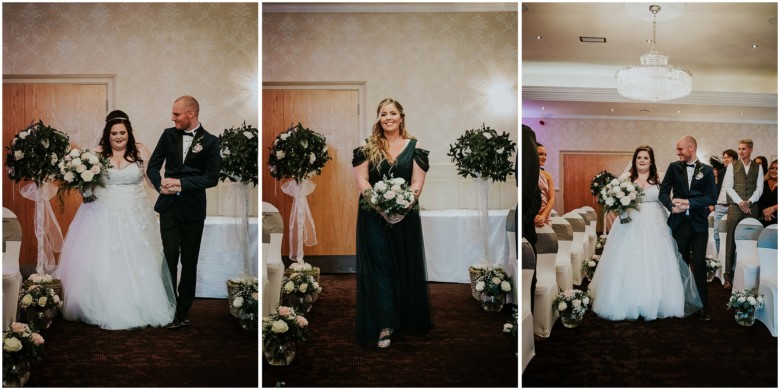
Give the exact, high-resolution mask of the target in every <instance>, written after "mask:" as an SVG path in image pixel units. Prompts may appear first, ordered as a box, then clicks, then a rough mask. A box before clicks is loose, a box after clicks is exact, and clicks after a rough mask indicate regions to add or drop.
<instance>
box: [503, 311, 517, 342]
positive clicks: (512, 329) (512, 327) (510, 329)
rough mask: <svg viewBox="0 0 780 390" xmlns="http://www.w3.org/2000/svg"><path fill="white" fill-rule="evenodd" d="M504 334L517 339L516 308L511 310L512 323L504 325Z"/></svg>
mask: <svg viewBox="0 0 780 390" xmlns="http://www.w3.org/2000/svg"><path fill="white" fill-rule="evenodd" d="M504 333H506V334H508V335H510V336H512V337H517V308H516V307H515V308H513V309H512V321H511V322H507V323H505V324H504Z"/></svg>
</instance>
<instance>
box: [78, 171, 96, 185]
mask: <svg viewBox="0 0 780 390" xmlns="http://www.w3.org/2000/svg"><path fill="white" fill-rule="evenodd" d="M94 177H95V174H94V173H92V171H84V172H81V179H82V180H84V181H85V182H87V183H89V182H91V181H92V179H93V178H94Z"/></svg>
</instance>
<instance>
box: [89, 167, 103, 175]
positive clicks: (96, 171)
mask: <svg viewBox="0 0 780 390" xmlns="http://www.w3.org/2000/svg"><path fill="white" fill-rule="evenodd" d="M89 171H90V172H92V173H94V174H96V175H97V174H98V173H100V165H93V166H92V168H89Z"/></svg>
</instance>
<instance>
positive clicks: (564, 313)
mask: <svg viewBox="0 0 780 390" xmlns="http://www.w3.org/2000/svg"><path fill="white" fill-rule="evenodd" d="M588 305H590V297H588V295H587V294H586V293H584V292H582V291H581V290H578V289H568V290H566V291H561V292H559V293H558V295H557V296H556V297H555V299H553V303H552V307H553V310H558V312H559V313H560V316H561V321H562V322H563V324H564V325H565V326H566V327H568V328H573V327H575V326H577V325H579V323H580V322H582V318H583V316H584V315H585V312H586V311H588Z"/></svg>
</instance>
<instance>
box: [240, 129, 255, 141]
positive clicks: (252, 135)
mask: <svg viewBox="0 0 780 390" xmlns="http://www.w3.org/2000/svg"><path fill="white" fill-rule="evenodd" d="M243 134H244V137H246V138H247V139H252V138H254V137H255V135H254V134H252V132H250V131H245V132H244V133H243Z"/></svg>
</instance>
